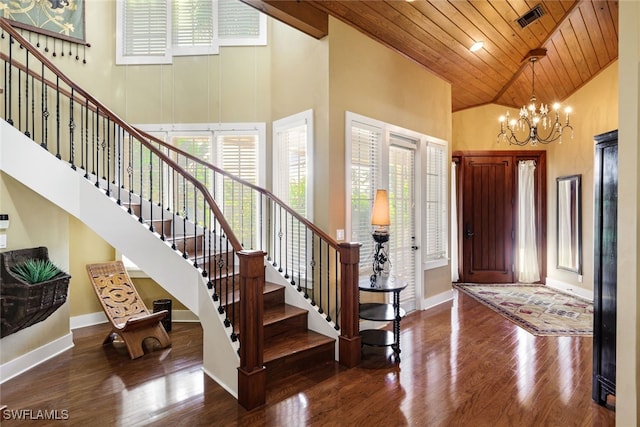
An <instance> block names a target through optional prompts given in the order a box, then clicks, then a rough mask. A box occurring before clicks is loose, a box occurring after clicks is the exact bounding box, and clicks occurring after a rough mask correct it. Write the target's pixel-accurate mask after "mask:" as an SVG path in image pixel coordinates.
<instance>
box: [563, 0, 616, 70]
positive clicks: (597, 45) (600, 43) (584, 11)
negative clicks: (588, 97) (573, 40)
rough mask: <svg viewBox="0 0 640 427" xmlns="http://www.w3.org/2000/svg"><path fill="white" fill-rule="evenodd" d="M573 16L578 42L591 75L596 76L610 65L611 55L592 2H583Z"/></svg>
mask: <svg viewBox="0 0 640 427" xmlns="http://www.w3.org/2000/svg"><path fill="white" fill-rule="evenodd" d="M572 15H573V16H572V17H571V21H572V23H573V27H574V29H575V30H576V33H577V34H578V41H579V42H580V46H581V47H582V51H583V52H584V54H585V56H586V58H587V60H588V63H589V69H590V70H591V75H592V76H594V75H596V74H598V71H599V70H600V69H601V68H602V67H604V66H606V65H607V64H608V63H609V55H608V53H607V48H606V46H605V43H604V38H603V36H602V32H601V31H600V25H598V21H597V18H596V16H595V12H594V10H593V6H592V4H591V2H583V3H582V4H581V5H580V7H578V8H577V9H576V10H575V14H572ZM578 16H579V17H580V19H579V20H578V19H577V17H578Z"/></svg>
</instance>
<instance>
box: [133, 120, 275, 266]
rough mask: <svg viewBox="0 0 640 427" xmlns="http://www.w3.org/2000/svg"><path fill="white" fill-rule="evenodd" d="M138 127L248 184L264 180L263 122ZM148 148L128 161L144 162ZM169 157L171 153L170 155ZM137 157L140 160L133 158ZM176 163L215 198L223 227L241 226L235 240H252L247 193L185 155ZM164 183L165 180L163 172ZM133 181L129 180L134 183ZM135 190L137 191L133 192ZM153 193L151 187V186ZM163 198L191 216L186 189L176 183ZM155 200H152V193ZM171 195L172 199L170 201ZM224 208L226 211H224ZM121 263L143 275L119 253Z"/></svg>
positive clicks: (253, 227)
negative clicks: (225, 224)
mask: <svg viewBox="0 0 640 427" xmlns="http://www.w3.org/2000/svg"><path fill="white" fill-rule="evenodd" d="M137 128H139V129H140V130H143V131H145V132H147V133H149V134H151V135H153V136H155V137H156V138H158V139H160V140H163V141H165V142H168V143H170V144H172V145H174V146H176V147H178V148H180V149H181V150H183V151H186V152H188V153H190V154H193V155H194V156H196V157H198V158H200V159H202V160H205V161H207V162H210V163H213V164H214V165H217V166H218V167H220V168H222V169H224V170H225V171H227V172H229V173H231V174H233V175H235V176H238V177H240V178H242V179H243V180H245V181H248V182H250V183H252V184H257V185H259V186H264V184H265V175H266V174H265V167H264V165H265V158H266V152H265V143H264V141H266V132H265V124H264V123H222V124H186V125H180V124H177V125H139V126H137ZM148 153H149V150H148V149H146V148H145V149H143V150H136V152H135V153H132V154H131V158H132V159H133V160H132V161H134V162H144V161H145V159H146V158H147V157H146V156H147V155H148ZM172 157H174V156H172ZM138 159H140V160H138ZM177 163H178V164H179V165H180V166H181V167H182V168H183V169H185V170H186V171H187V172H189V173H191V174H192V175H193V176H195V177H196V178H198V179H199V180H200V181H201V182H203V183H205V185H206V187H207V188H208V190H209V192H210V193H211V194H212V195H213V196H214V198H215V200H216V202H217V203H218V205H219V206H220V208H221V209H222V211H223V213H225V216H226V217H227V219H228V220H229V221H230V222H229V225H230V226H231V227H232V229H233V230H242V235H236V237H238V238H239V239H240V241H241V243H244V242H249V243H250V242H253V241H255V240H256V235H257V233H259V232H260V230H259V228H258V227H257V224H250V223H249V222H248V221H252V218H255V217H256V216H255V215H251V213H250V212H248V211H247V210H248V209H257V203H256V200H254V197H253V196H252V194H251V193H250V192H246V191H244V190H243V189H242V187H241V186H237V185H234V184H233V183H232V182H231V181H229V180H224V182H223V180H221V179H217V180H216V181H214V177H213V175H212V174H211V172H210V170H209V169H208V168H205V167H203V166H201V165H199V164H198V163H196V162H193V161H192V160H190V159H187V158H185V157H180V158H178V159H177ZM153 170H154V171H158V172H157V174H156V175H155V176H154V180H155V182H159V176H160V168H159V167H154V168H153ZM162 173H164V174H165V181H166V182H168V181H170V175H169V174H168V173H167V171H165V172H162ZM134 184H135V182H134ZM136 191H140V190H136ZM141 191H142V192H143V194H148V191H149V190H148V189H147V186H146V185H143V187H142V190H141ZM154 191H156V192H157V186H156V188H154ZM166 194H167V197H170V198H171V199H172V200H164V203H167V204H168V205H169V206H171V205H173V200H176V201H177V203H176V204H175V205H176V208H177V209H183V206H184V209H185V210H186V212H185V213H186V214H187V217H189V218H193V217H194V215H193V212H191V211H190V210H191V209H194V208H193V206H194V205H195V203H194V200H193V199H191V198H189V197H191V196H190V195H189V194H190V193H188V192H187V193H185V192H184V191H183V189H182V187H181V186H180V185H177V186H175V188H174V191H170V192H167V193H166ZM154 197H155V199H157V198H158V195H157V194H156V195H155V196H154ZM174 198H175V199H174ZM195 209H196V210H197V211H199V212H200V211H202V210H203V209H204V201H203V200H201V199H200V198H199V199H198V201H197V206H195ZM227 212H229V214H228V215H227V214H226V213H227ZM122 259H123V262H125V265H126V266H127V269H128V270H131V271H132V272H133V273H134V274H136V276H135V277H145V276H144V273H143V272H141V271H139V270H138V269H137V267H136V266H135V265H134V264H133V263H132V262H131V261H130V260H128V259H126V257H124V256H122Z"/></svg>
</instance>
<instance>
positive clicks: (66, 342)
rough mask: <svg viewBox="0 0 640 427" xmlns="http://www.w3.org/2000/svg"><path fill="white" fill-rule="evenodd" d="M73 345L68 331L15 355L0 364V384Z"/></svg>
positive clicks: (71, 336)
mask: <svg viewBox="0 0 640 427" xmlns="http://www.w3.org/2000/svg"><path fill="white" fill-rule="evenodd" d="M72 347H73V335H72V334H71V333H68V334H66V335H64V336H62V337H60V338H58V339H56V340H53V341H51V342H49V343H47V344H45V345H43V346H41V347H38V348H36V349H35V350H31V351H30V352H28V353H26V354H23V355H22V356H19V357H16V358H15V359H13V360H10V361H8V362H7V363H5V364H3V365H0V384H2V383H4V382H5V381H8V380H10V379H11V378H13V377H16V376H18V375H20V374H21V373H23V372H26V371H28V370H29V369H31V368H34V367H36V366H38V365H39V364H41V363H43V362H46V361H47V360H49V359H51V358H52V357H55V356H57V355H58V354H60V353H62V352H63V351H66V350H69V349H70V348H72Z"/></svg>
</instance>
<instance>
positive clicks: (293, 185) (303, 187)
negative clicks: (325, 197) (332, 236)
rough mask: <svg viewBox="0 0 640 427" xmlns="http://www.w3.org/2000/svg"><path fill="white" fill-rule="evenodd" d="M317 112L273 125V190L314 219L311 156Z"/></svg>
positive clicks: (275, 122) (297, 209)
mask: <svg viewBox="0 0 640 427" xmlns="http://www.w3.org/2000/svg"><path fill="white" fill-rule="evenodd" d="M312 139H313V111H312V110H307V111H304V112H302V113H298V114H294V115H293V116H289V117H285V118H284V119H280V120H276V121H274V122H273V141H274V156H273V178H274V182H273V191H274V193H275V195H276V196H278V197H279V198H280V199H281V200H282V201H283V202H285V203H286V204H287V205H289V206H291V207H292V208H293V209H294V210H295V211H296V212H298V213H299V214H300V215H302V216H304V217H305V218H308V219H313V218H312V215H313V206H312V204H311V199H312V198H311V191H310V186H309V183H311V182H312V181H313V179H312V177H311V161H310V153H311V152H312V151H313V142H312Z"/></svg>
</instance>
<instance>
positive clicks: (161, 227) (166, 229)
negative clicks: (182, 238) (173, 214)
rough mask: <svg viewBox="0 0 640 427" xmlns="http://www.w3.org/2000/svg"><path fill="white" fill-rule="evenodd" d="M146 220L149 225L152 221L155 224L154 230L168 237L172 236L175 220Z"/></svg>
mask: <svg viewBox="0 0 640 427" xmlns="http://www.w3.org/2000/svg"><path fill="white" fill-rule="evenodd" d="M145 222H146V223H147V225H149V224H150V223H151V224H153V231H155V232H156V233H158V234H160V235H164V236H167V237H168V236H171V231H172V230H171V224H172V222H173V221H171V220H170V219H165V220H161V219H154V220H153V221H145Z"/></svg>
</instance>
